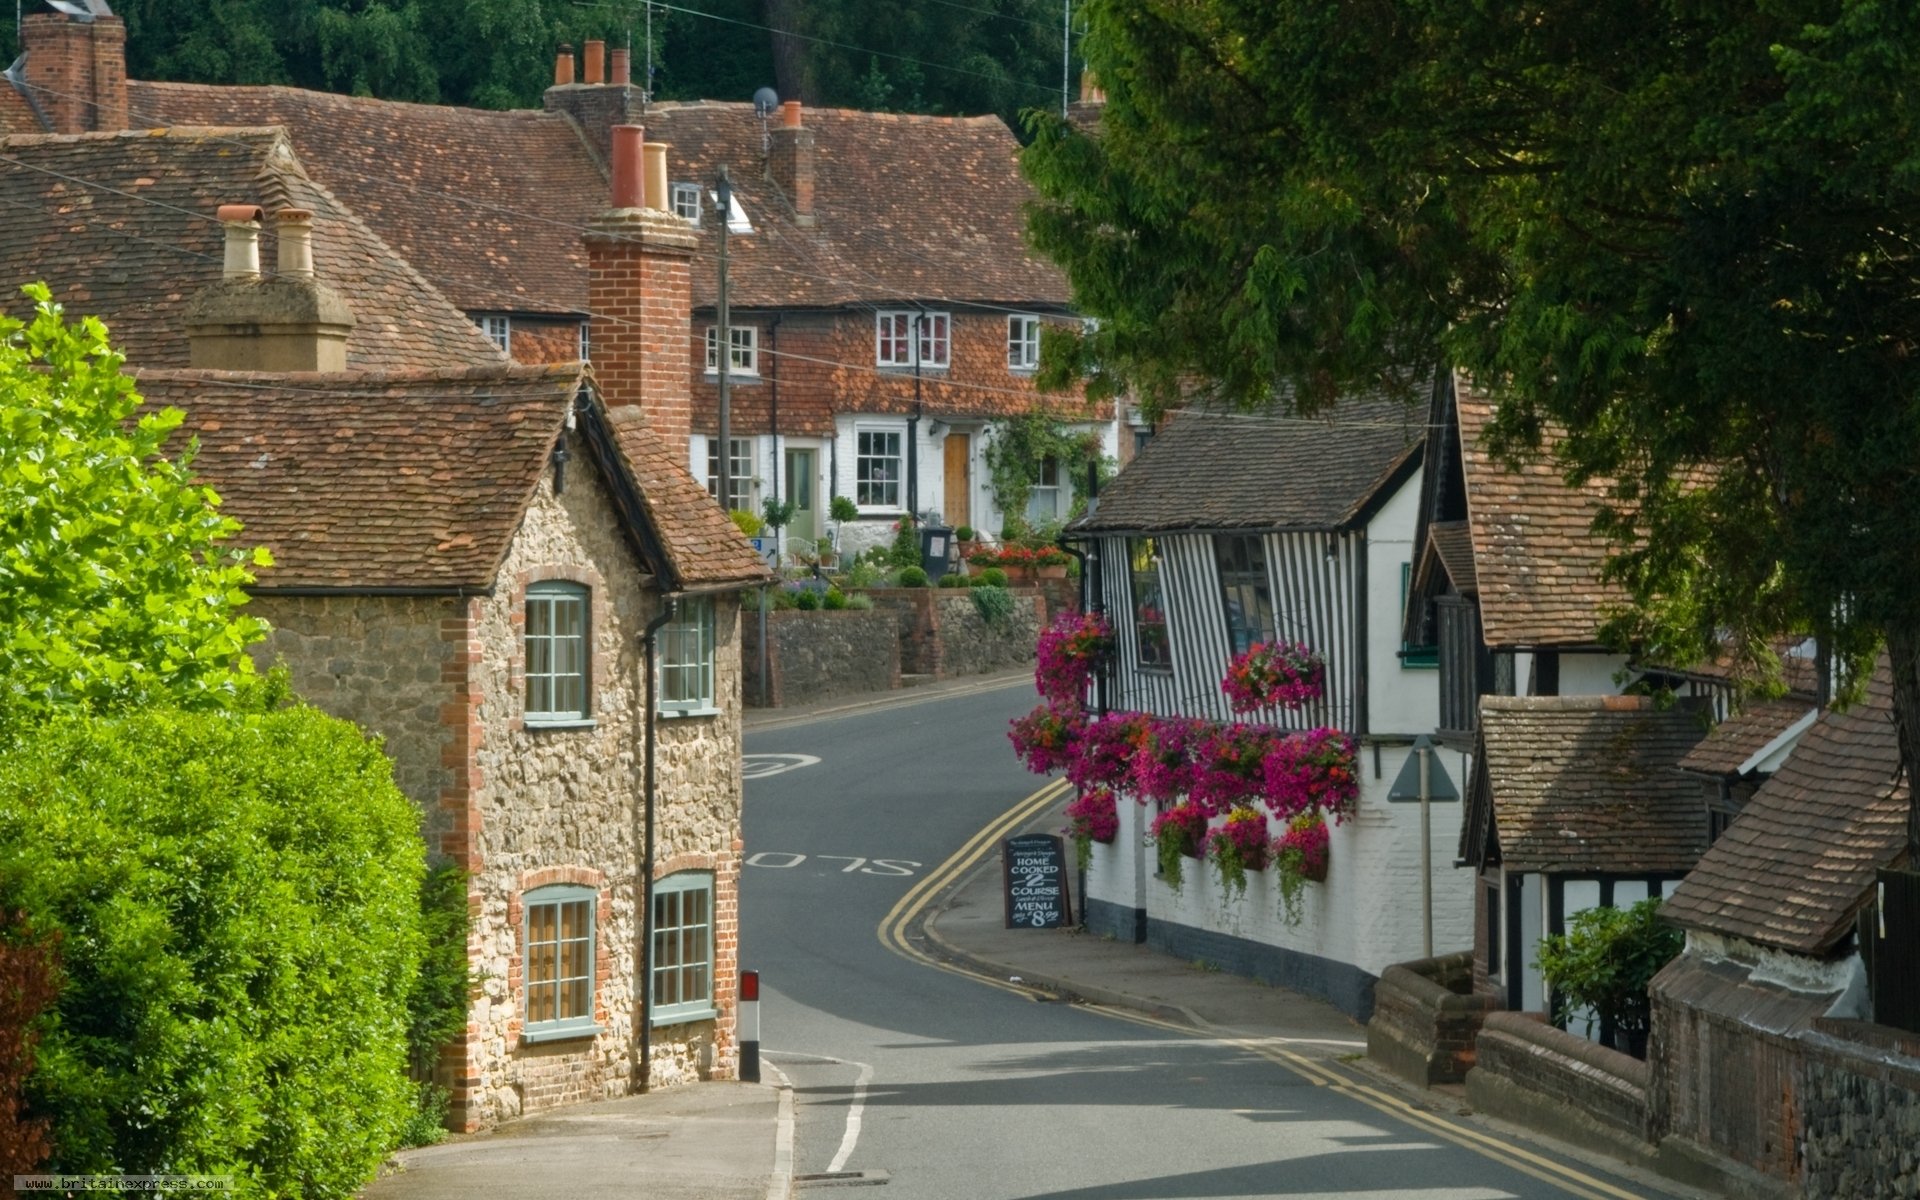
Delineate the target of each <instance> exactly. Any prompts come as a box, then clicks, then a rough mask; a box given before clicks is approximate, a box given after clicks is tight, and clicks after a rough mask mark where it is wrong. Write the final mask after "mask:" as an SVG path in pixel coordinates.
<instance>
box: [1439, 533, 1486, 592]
mask: <svg viewBox="0 0 1920 1200" xmlns="http://www.w3.org/2000/svg"><path fill="white" fill-rule="evenodd" d="M1427 536H1428V537H1429V538H1431V539H1432V541H1433V551H1434V553H1435V554H1437V555H1439V556H1440V565H1441V566H1443V567H1445V568H1446V570H1447V578H1449V579H1451V580H1453V586H1454V589H1455V590H1456V591H1458V592H1459V593H1460V594H1461V595H1463V596H1471V595H1472V594H1473V592H1474V589H1475V588H1477V587H1478V586H1479V582H1478V580H1476V579H1475V577H1474V573H1473V533H1472V531H1471V530H1470V529H1469V528H1468V525H1467V522H1465V521H1436V522H1435V523H1434V524H1433V525H1432V526H1431V527H1430V528H1429V529H1428V530H1427Z"/></svg>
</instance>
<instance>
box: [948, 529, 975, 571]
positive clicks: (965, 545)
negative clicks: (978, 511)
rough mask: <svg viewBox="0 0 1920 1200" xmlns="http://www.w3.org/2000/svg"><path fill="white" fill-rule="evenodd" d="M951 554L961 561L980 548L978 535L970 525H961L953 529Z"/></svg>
mask: <svg viewBox="0 0 1920 1200" xmlns="http://www.w3.org/2000/svg"><path fill="white" fill-rule="evenodd" d="M953 541H954V546H953V556H954V557H955V558H956V559H958V560H960V561H961V562H965V561H967V560H968V559H969V558H971V557H972V556H973V553H974V551H976V550H978V549H980V542H979V535H978V533H977V532H976V531H975V530H974V528H973V526H971V525H962V526H960V527H959V528H957V529H955V530H954V531H953Z"/></svg>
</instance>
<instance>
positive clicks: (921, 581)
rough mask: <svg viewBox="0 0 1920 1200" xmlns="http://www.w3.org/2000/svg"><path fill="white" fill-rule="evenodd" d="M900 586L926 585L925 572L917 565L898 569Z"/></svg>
mask: <svg viewBox="0 0 1920 1200" xmlns="http://www.w3.org/2000/svg"><path fill="white" fill-rule="evenodd" d="M900 586H901V587H905V588H923V587H925V586H927V573H926V572H925V571H923V570H921V569H920V568H919V567H902V568H901V569H900Z"/></svg>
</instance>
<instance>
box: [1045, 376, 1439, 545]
mask: <svg viewBox="0 0 1920 1200" xmlns="http://www.w3.org/2000/svg"><path fill="white" fill-rule="evenodd" d="M1421 441H1422V435H1421V421H1420V419H1419V414H1418V413H1416V412H1414V411H1413V410H1411V409H1409V408H1407V407H1406V406H1405V405H1403V404H1400V403H1398V402H1395V401H1392V400H1387V399H1383V398H1365V399H1355V400H1352V401H1346V400H1343V401H1341V403H1340V405H1339V407H1338V410H1337V412H1335V413H1334V414H1332V415H1330V416H1327V417H1311V418H1302V417H1283V416H1268V415H1249V414H1241V413H1214V412H1205V411H1199V410H1188V411H1185V412H1182V413H1179V414H1178V415H1177V416H1175V417H1174V418H1173V419H1172V420H1171V421H1169V422H1168V423H1167V425H1166V426H1165V427H1163V428H1162V429H1161V430H1160V432H1159V433H1157V434H1155V435H1154V437H1153V438H1152V440H1150V441H1149V442H1148V443H1147V444H1146V447H1145V448H1144V449H1142V450H1141V451H1140V454H1139V455H1138V457H1136V458H1135V459H1134V460H1133V461H1132V462H1130V463H1128V464H1127V466H1126V469H1125V470H1123V471H1121V472H1120V474H1119V475H1118V476H1117V477H1116V478H1115V479H1114V481H1113V482H1112V483H1111V484H1109V485H1108V486H1107V488H1106V489H1105V490H1104V491H1102V492H1101V493H1100V503H1099V506H1098V508H1097V509H1096V510H1095V511H1094V513H1093V514H1092V515H1090V516H1087V517H1083V518H1081V519H1080V520H1079V521H1076V522H1075V523H1074V525H1073V528H1074V530H1075V531H1078V532H1087V533H1106V532H1118V533H1131V532H1140V533H1153V532H1157V531H1163V530H1174V529H1340V528H1346V527H1348V526H1350V525H1352V524H1354V523H1356V522H1358V521H1360V520H1363V519H1364V518H1365V517H1366V516H1367V515H1369V514H1370V513H1371V511H1372V507H1373V506H1374V505H1375V504H1376V503H1377V502H1378V501H1379V500H1381V499H1384V498H1385V496H1386V494H1387V493H1388V491H1389V490H1390V487H1391V485H1392V484H1393V483H1395V482H1396V481H1398V480H1400V479H1402V478H1404V477H1405V475H1406V474H1407V473H1408V472H1411V471H1412V469H1413V468H1414V467H1416V466H1417V465H1418V464H1419V460H1420V447H1421Z"/></svg>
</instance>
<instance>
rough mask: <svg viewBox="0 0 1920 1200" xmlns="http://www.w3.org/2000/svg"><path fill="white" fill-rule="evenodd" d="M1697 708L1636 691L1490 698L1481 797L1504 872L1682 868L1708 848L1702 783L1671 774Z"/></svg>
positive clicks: (1693, 729)
mask: <svg viewBox="0 0 1920 1200" xmlns="http://www.w3.org/2000/svg"><path fill="white" fill-rule="evenodd" d="M1703 732H1704V730H1703V728H1702V726H1701V724H1700V718H1699V716H1698V714H1697V713H1695V712H1693V711H1691V710H1689V709H1684V708H1669V709H1666V710H1661V709H1659V708H1656V707H1655V706H1654V705H1653V703H1652V701H1650V700H1647V699H1644V698H1642V697H1637V696H1578V697H1575V696H1528V697H1519V698H1515V697H1498V696H1487V697H1482V699H1481V701H1480V735H1479V746H1478V747H1477V750H1476V753H1475V755H1474V765H1473V769H1474V771H1475V773H1476V774H1478V773H1480V772H1484V773H1485V777H1484V779H1483V780H1477V781H1476V782H1475V787H1474V791H1475V793H1476V795H1477V796H1489V797H1490V798H1491V801H1492V818H1493V822H1494V829H1495V831H1496V834H1497V836H1498V838H1499V845H1500V859H1501V861H1502V862H1503V863H1505V864H1506V866H1507V869H1508V870H1514V871H1543V872H1553V873H1582V872H1585V873H1595V872H1681V871H1686V870H1688V869H1690V868H1691V867H1692V866H1693V864H1694V863H1695V862H1696V861H1697V860H1698V859H1699V857H1700V854H1701V852H1702V851H1704V850H1705V849H1706V848H1707V815H1706V806H1705V804H1704V802H1703V797H1702V794H1701V784H1700V781H1699V780H1698V779H1695V778H1692V777H1690V776H1687V775H1684V774H1682V773H1680V772H1679V771H1676V770H1674V764H1675V763H1677V762H1679V761H1680V758H1681V756H1682V755H1684V754H1685V753H1686V752H1687V751H1688V750H1689V749H1690V748H1692V746H1693V744H1694V743H1695V742H1697V741H1699V740H1700V737H1701V734H1702V733H1703Z"/></svg>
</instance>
